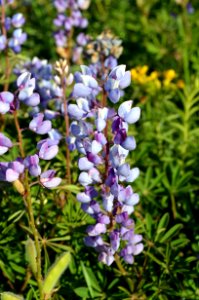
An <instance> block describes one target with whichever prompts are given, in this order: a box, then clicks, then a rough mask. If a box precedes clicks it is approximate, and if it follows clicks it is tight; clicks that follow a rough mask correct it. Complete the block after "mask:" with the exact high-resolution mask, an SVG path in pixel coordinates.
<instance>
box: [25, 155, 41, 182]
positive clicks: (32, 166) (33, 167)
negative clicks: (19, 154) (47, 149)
mask: <svg viewBox="0 0 199 300" xmlns="http://www.w3.org/2000/svg"><path fill="white" fill-rule="evenodd" d="M24 165H25V167H26V168H28V170H29V173H30V175H31V176H36V177H37V176H39V175H40V174H41V167H40V165H39V157H38V155H37V154H35V155H31V156H28V157H26V158H25V159H24Z"/></svg>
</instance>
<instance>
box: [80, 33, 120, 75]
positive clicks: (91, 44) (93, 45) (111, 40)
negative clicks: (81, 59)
mask: <svg viewBox="0 0 199 300" xmlns="http://www.w3.org/2000/svg"><path fill="white" fill-rule="evenodd" d="M121 44H122V41H121V40H120V39H119V38H118V37H116V36H114V35H113V34H112V32H111V31H110V30H106V31H103V32H102V33H101V34H100V35H99V36H97V38H96V39H92V38H91V37H89V39H88V42H87V44H86V47H85V49H84V53H85V56H87V57H89V59H90V60H91V62H92V66H93V68H94V67H95V68H97V69H98V70H100V69H101V68H102V63H103V64H104V68H107V69H113V68H114V67H116V66H117V59H118V58H119V57H120V55H121V54H122V51H123V47H122V46H121Z"/></svg>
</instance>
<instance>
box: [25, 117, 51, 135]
mask: <svg viewBox="0 0 199 300" xmlns="http://www.w3.org/2000/svg"><path fill="white" fill-rule="evenodd" d="M43 119H44V114H42V113H39V114H37V115H36V116H34V117H33V120H32V121H31V122H30V124H29V129H30V130H32V131H34V132H36V133H37V134H46V133H48V132H49V131H50V130H51V128H52V124H51V121H49V120H45V121H43Z"/></svg>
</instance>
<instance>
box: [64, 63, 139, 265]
mask: <svg viewBox="0 0 199 300" xmlns="http://www.w3.org/2000/svg"><path fill="white" fill-rule="evenodd" d="M81 69H82V73H80V72H78V73H77V74H76V75H75V79H76V84H75V86H74V90H73V96H74V98H75V99H76V103H75V104H73V103H70V104H69V105H68V113H69V116H70V117H71V118H72V119H73V120H74V121H73V122H72V123H71V128H70V129H71V137H70V139H69V144H70V147H71V148H76V149H78V151H79V152H80V153H81V154H82V157H80V159H79V161H78V166H79V169H80V171H81V173H80V175H79V179H78V180H79V183H80V184H81V185H82V186H84V191H83V192H81V193H79V194H78V195H77V200H78V201H79V202H81V203H82V204H81V205H82V209H83V210H84V211H85V212H86V213H88V214H89V215H91V216H92V217H93V219H94V224H93V225H90V226H89V227H88V228H87V234H88V236H87V237H86V238H85V243H86V245H88V246H91V247H93V248H95V249H96V251H97V252H99V261H102V262H103V263H105V264H107V265H111V264H112V263H113V261H114V260H115V257H116V255H119V256H121V257H122V258H123V259H124V260H125V261H126V262H127V263H130V264H131V263H133V261H134V255H137V254H139V253H140V252H141V251H142V249H143V244H142V243H141V240H142V236H141V235H139V234H135V231H134V228H135V226H134V221H133V220H132V219H131V218H130V214H131V213H132V212H133V211H134V205H136V204H137V203H138V201H139V196H138V194H136V193H135V192H134V191H133V189H132V187H131V186H130V185H127V186H126V185H125V184H126V183H131V182H133V181H134V180H135V179H136V178H137V177H138V175H139V170H138V168H133V169H131V168H130V165H129V164H128V163H127V162H126V158H127V156H128V153H129V151H130V150H134V149H135V148H136V142H135V139H134V137H133V136H128V126H129V125H131V124H134V123H135V122H137V121H138V119H139V117H140V108H138V107H134V108H132V101H131V100H130V101H125V102H123V103H122V104H121V105H120V106H119V109H118V110H115V109H113V108H108V107H107V103H106V102H107V99H106V98H107V96H108V98H109V100H110V101H111V102H112V103H116V102H119V100H120V97H121V96H122V93H121V91H122V89H124V88H125V87H127V86H128V85H129V84H130V78H131V74H130V72H129V71H127V72H126V71H125V66H124V65H121V66H117V67H115V68H114V69H113V70H112V71H111V72H110V74H109V75H108V77H107V78H106V79H105V80H104V82H103V84H102V86H99V84H98V82H97V81H96V79H95V78H94V77H93V76H92V72H91V70H90V69H89V68H88V67H85V66H82V67H81ZM100 92H101V93H102V101H99V99H97V96H98V95H100ZM109 126H110V128H111V132H112V134H111V136H109V130H108V129H109Z"/></svg>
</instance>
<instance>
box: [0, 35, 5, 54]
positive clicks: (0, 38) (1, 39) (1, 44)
mask: <svg viewBox="0 0 199 300" xmlns="http://www.w3.org/2000/svg"><path fill="white" fill-rule="evenodd" d="M6 42H7V41H6V37H5V36H4V35H0V51H2V50H4V49H5V48H6Z"/></svg>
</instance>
